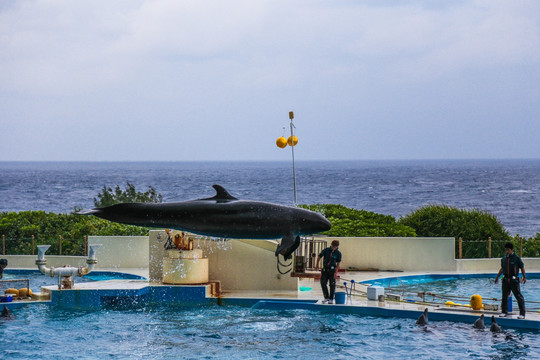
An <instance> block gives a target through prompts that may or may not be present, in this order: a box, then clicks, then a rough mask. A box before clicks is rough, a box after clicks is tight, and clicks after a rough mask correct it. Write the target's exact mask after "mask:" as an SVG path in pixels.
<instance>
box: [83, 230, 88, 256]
mask: <svg viewBox="0 0 540 360" xmlns="http://www.w3.org/2000/svg"><path fill="white" fill-rule="evenodd" d="M84 256H85V257H87V256H88V237H87V236H86V235H84Z"/></svg>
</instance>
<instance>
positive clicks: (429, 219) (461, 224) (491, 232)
mask: <svg viewBox="0 0 540 360" xmlns="http://www.w3.org/2000/svg"><path fill="white" fill-rule="evenodd" d="M398 223H400V224H402V225H406V226H410V227H412V228H413V229H414V230H415V231H416V234H417V235H418V236H425V237H437V236H442V237H454V238H456V240H457V239H458V238H460V237H461V238H463V239H464V240H487V239H488V238H489V237H490V236H491V238H492V239H493V240H501V241H503V240H506V241H507V240H510V239H511V238H510V235H509V234H508V232H507V231H506V230H505V229H504V227H503V226H502V224H501V223H500V222H499V221H498V220H497V218H496V217H495V215H493V214H491V213H489V212H486V211H482V210H479V209H458V208H455V207H450V206H446V205H427V206H423V207H421V208H420V209H417V210H415V211H413V212H412V213H410V214H408V215H406V216H404V217H403V218H401V219H399V221H398Z"/></svg>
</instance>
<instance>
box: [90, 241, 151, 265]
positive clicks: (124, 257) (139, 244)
mask: <svg viewBox="0 0 540 360" xmlns="http://www.w3.org/2000/svg"><path fill="white" fill-rule="evenodd" d="M88 244H102V245H103V246H102V247H101V248H100V249H99V250H98V251H97V252H96V257H97V259H98V264H97V265H98V267H100V268H109V269H115V268H135V269H143V268H144V269H146V268H148V260H149V259H148V236H89V237H88Z"/></svg>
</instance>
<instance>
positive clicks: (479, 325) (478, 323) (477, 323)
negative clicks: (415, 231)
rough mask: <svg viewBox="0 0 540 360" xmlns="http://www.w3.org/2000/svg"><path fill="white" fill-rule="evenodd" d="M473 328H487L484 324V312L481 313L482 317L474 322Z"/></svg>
mask: <svg viewBox="0 0 540 360" xmlns="http://www.w3.org/2000/svg"><path fill="white" fill-rule="evenodd" d="M473 328H475V329H485V328H486V325H485V324H484V314H482V315H480V318H478V319H476V321H475V322H474V324H473Z"/></svg>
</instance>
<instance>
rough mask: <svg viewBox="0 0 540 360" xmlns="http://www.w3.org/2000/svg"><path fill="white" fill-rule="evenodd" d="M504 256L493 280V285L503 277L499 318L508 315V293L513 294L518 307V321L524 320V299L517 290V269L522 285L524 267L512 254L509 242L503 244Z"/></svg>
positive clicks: (511, 245) (524, 281) (519, 259)
mask: <svg viewBox="0 0 540 360" xmlns="http://www.w3.org/2000/svg"><path fill="white" fill-rule="evenodd" d="M504 251H505V252H506V255H504V256H503V257H502V259H501V268H500V269H499V272H498V273H497V277H496V278H495V284H496V283H497V282H498V281H499V276H501V274H503V275H504V278H503V280H502V301H501V310H502V312H501V315H500V317H506V316H507V315H508V295H510V291H512V293H513V294H514V296H515V298H516V300H517V302H518V306H519V316H518V319H525V299H524V298H523V295H521V291H520V289H519V277H518V274H519V269H521V274H522V275H523V283H524V284H525V283H526V282H527V278H526V277H525V265H524V264H523V261H521V258H520V257H519V256H517V255H516V253H514V245H513V244H512V243H510V242H508V243H506V244H504Z"/></svg>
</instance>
